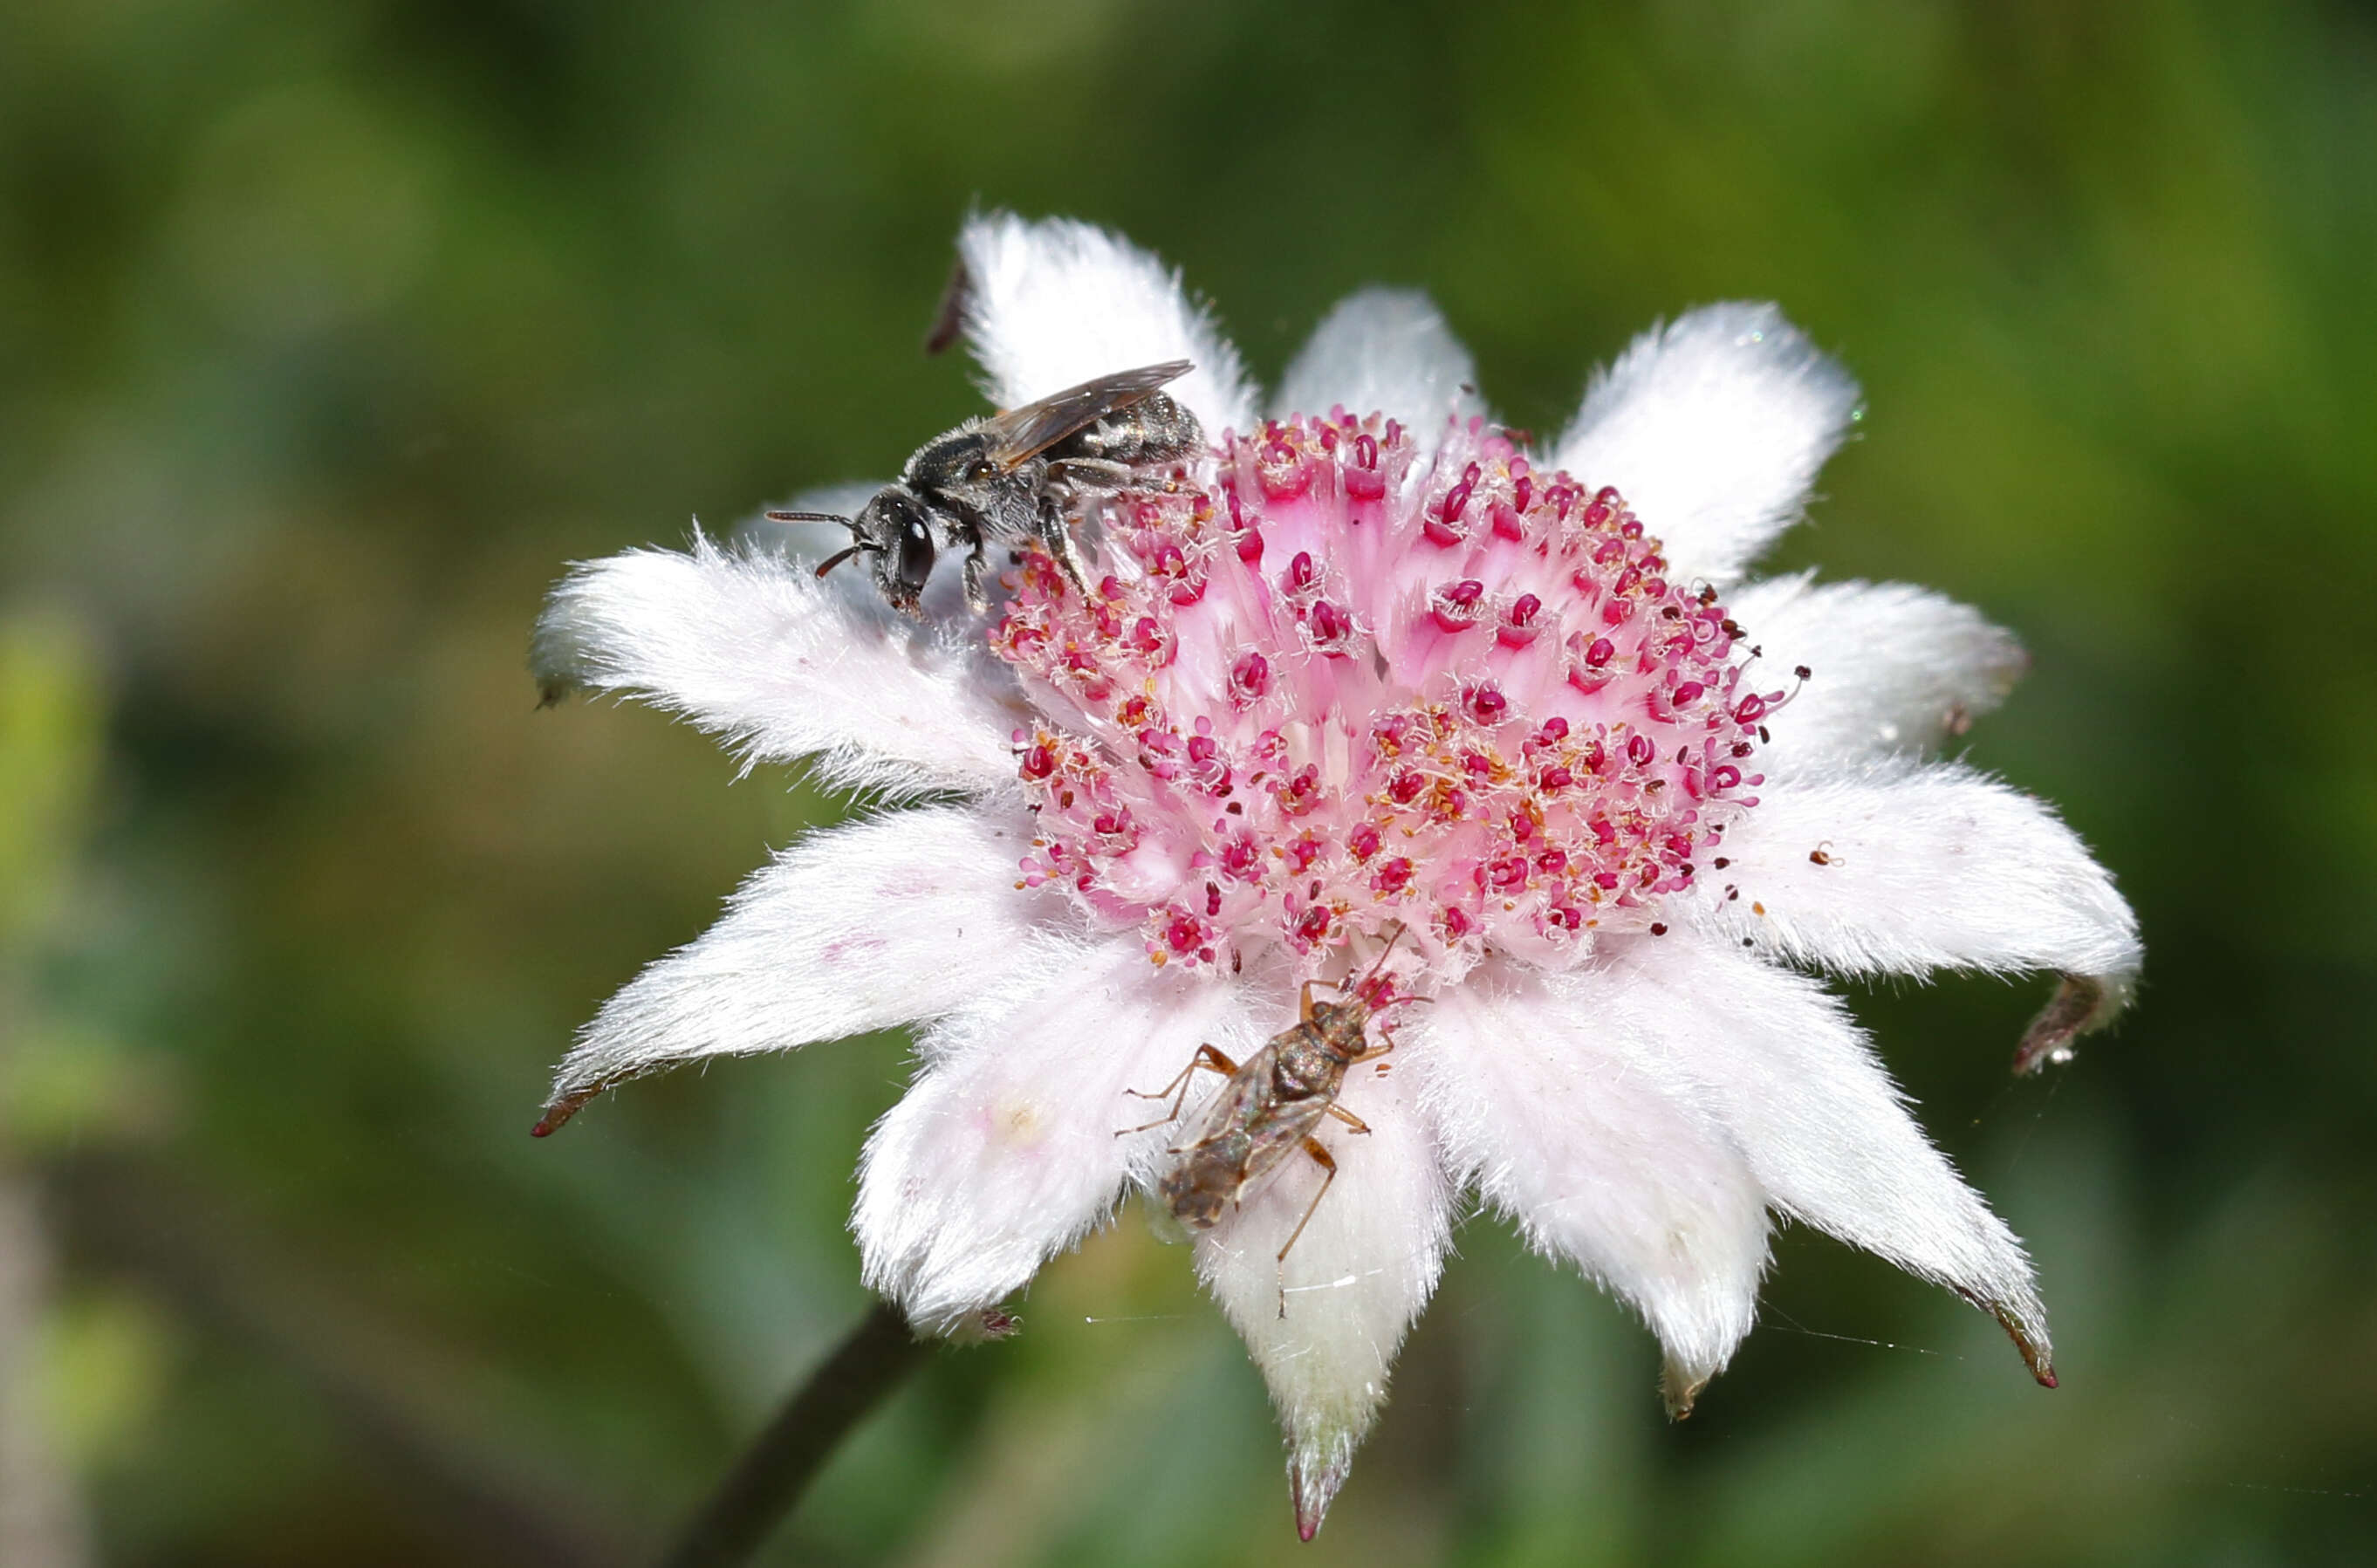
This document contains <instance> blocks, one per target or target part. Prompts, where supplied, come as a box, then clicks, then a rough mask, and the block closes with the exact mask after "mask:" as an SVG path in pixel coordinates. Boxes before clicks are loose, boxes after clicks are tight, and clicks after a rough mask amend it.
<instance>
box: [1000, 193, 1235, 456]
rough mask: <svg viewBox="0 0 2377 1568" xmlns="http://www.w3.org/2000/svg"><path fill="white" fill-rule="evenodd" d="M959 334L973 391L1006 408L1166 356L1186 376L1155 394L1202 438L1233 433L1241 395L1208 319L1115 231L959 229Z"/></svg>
mask: <svg viewBox="0 0 2377 1568" xmlns="http://www.w3.org/2000/svg"><path fill="white" fill-rule="evenodd" d="M958 252H959V255H960V257H962V259H963V261H964V265H965V269H966V277H967V299H966V306H965V324H966V335H967V337H968V339H969V340H970V341H971V342H972V344H973V353H974V358H975V359H976V360H978V361H979V362H980V363H981V365H982V369H983V390H984V391H985V393H987V394H988V395H989V397H990V399H991V401H994V402H996V403H997V404H998V405H999V406H1000V407H1002V408H1018V407H1021V405H1023V404H1024V403H1028V402H1031V401H1033V400H1034V399H1038V398H1045V397H1046V396H1047V395H1048V394H1049V393H1051V392H1057V391H1061V390H1063V389H1065V388H1067V387H1071V386H1075V385H1078V384H1079V383H1081V382H1083V381H1087V380H1090V379H1092V378H1093V377H1099V376H1105V375H1110V374H1112V373H1113V372H1115V371H1117V370H1129V369H1133V368H1136V367H1137V366H1140V365H1154V364H1157V363H1160V362H1161V361H1164V360H1168V359H1186V360H1189V361H1192V362H1194V364H1195V365H1196V368H1195V369H1193V370H1191V371H1190V372H1189V374H1188V375H1186V376H1184V377H1181V378H1180V379H1179V380H1177V381H1175V382H1174V383H1172V384H1171V385H1170V386H1168V387H1166V388H1165V391H1166V392H1168V393H1169V394H1170V395H1171V396H1173V397H1174V398H1177V399H1178V400H1179V401H1180V402H1181V403H1182V404H1183V405H1184V406H1186V407H1187V408H1188V410H1189V413H1193V414H1195V415H1196V416H1197V417H1198V419H1199V420H1200V421H1201V422H1203V424H1204V426H1205V434H1206V435H1207V436H1208V437H1216V436H1219V435H1220V434H1221V433H1222V432H1223V431H1224V429H1235V430H1245V429H1248V428H1249V427H1251V425H1252V424H1253V422H1254V417H1255V406H1256V405H1255V397H1254V392H1253V389H1251V388H1250V387H1249V386H1248V384H1247V379H1246V372H1245V370H1244V369H1243V367H1242V366H1241V365H1240V364H1239V361H1238V351H1237V350H1236V348H1234V347H1232V346H1231V344H1230V341H1229V340H1228V339H1227V338H1224V336H1223V335H1222V333H1221V330H1220V329H1218V328H1217V327H1215V326H1214V324H1213V320H1212V313H1211V312H1210V311H1208V310H1207V309H1206V308H1205V307H1204V306H1203V305H1200V304H1199V303H1197V302H1196V301H1194V300H1192V299H1190V298H1189V294H1188V293H1187V291H1186V290H1185V289H1183V288H1182V286H1181V282H1180V274H1179V273H1178V272H1177V271H1176V270H1174V269H1170V268H1167V267H1165V265H1164V263H1163V262H1161V261H1159V260H1157V259H1156V258H1155V257H1153V256H1151V255H1149V254H1148V253H1147V252H1146V251H1143V250H1141V249H1140V248H1139V247H1138V246H1137V245H1132V244H1131V243H1130V242H1129V241H1128V240H1126V239H1124V238H1122V237H1121V236H1120V235H1118V234H1114V233H1108V232H1106V231H1105V230H1104V229H1100V228H1097V227H1094V226H1093V225H1092V224H1088V223H1083V222H1079V221H1074V220H1072V219H1069V218H1049V219H1045V220H1043V221H1040V222H1036V223H1034V222H1028V221H1025V220H1023V219H1021V218H1019V217H1017V216H1016V215H1015V214H1013V213H1011V212H993V213H988V214H985V215H984V216H981V217H977V218H974V219H972V220H971V221H968V222H967V224H966V226H965V233H963V234H962V236H961V237H960V239H959V241H958Z"/></svg>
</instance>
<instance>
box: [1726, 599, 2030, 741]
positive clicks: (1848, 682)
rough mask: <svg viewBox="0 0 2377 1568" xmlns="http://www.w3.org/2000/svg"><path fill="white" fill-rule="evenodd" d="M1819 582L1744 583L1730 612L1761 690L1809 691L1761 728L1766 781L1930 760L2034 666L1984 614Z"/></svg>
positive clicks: (1949, 601)
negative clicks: (1921, 757) (1860, 764)
mask: <svg viewBox="0 0 2377 1568" xmlns="http://www.w3.org/2000/svg"><path fill="white" fill-rule="evenodd" d="M1814 579H1815V573H1813V572H1804V573H1800V574H1798V575H1795V576H1791V577H1777V578H1769V579H1768V580H1766V581H1762V582H1751V583H1745V584H1744V585H1742V586H1741V587H1739V588H1738V589H1736V590H1734V591H1733V592H1731V593H1728V594H1727V595H1726V609H1727V610H1728V611H1730V612H1731V614H1732V616H1733V618H1734V620H1735V621H1736V622H1737V623H1738V624H1739V625H1740V626H1741V627H1742V628H1745V632H1746V635H1747V637H1748V639H1749V640H1750V642H1751V643H1752V644H1754V645H1756V647H1757V648H1758V649H1759V650H1760V652H1761V657H1760V660H1759V663H1758V665H1757V670H1758V675H1757V676H1756V679H1757V682H1758V684H1759V685H1761V686H1762V687H1765V688H1773V687H1777V686H1784V687H1787V686H1788V685H1789V684H1791V683H1789V682H1787V681H1786V680H1785V678H1784V677H1785V676H1786V675H1787V674H1788V673H1789V672H1790V671H1791V670H1793V669H1795V668H1798V667H1801V666H1804V667H1806V668H1807V669H1808V670H1809V671H1810V674H1811V678H1810V680H1809V681H1808V683H1807V685H1806V686H1805V687H1803V688H1800V690H1799V694H1798V696H1797V697H1795V698H1793V699H1792V700H1791V701H1790V703H1789V705H1787V706H1786V707H1784V708H1781V709H1779V710H1777V711H1776V712H1774V715H1773V716H1772V717H1770V718H1769V719H1768V720H1767V721H1766V723H1767V726H1768V728H1769V729H1770V730H1771V731H1772V733H1773V735H1774V740H1773V742H1772V743H1771V748H1761V750H1760V751H1759V754H1758V761H1759V766H1760V767H1762V769H1764V770H1765V771H1766V772H1770V773H1780V772H1790V771H1792V770H1795V769H1800V768H1806V767H1810V766H1818V765H1822V764H1824V763H1828V762H1855V761H1863V760H1867V759H1868V758H1871V757H1876V756H1881V755H1882V754H1885V753H1888V752H1893V751H1912V752H1921V751H1929V750H1930V749H1932V748H1935V747H1937V746H1938V745H1939V744H1940V743H1941V741H1942V740H1944V739H1946V738H1947V737H1948V736H1951V735H1953V734H1960V733H1962V731H1963V729H1964V726H1965V724H1967V723H1968V722H1970V721H1971V720H1972V719H1974V718H1977V717H1978V716H1979V715H1980V714H1982V713H1985V712H1989V710H1990V709H1992V708H1994V707H1996V706H1997V705H1998V704H1999V703H2000V702H2001V701H2002V700H2004V699H2005V695H2006V693H2007V692H2009V691H2011V690H2013V683H2014V682H2015V681H2016V680H2017V679H2019V678H2020V677H2021V676H2022V673H2023V670H2024V668H2025V665H2026V664H2027V663H2028V661H2027V659H2026V658H2025V655H2024V653H2023V651H2022V645H2021V644H2020V643H2018V642H2016V641H2015V640H2013V634H2012V633H2011V632H2008V631H2005V630H2004V629H2002V628H1999V627H1995V626H1991V625H1990V624H1989V622H1988V621H1987V620H1985V619H1983V618H1982V616H1981V614H1980V612H1979V611H1977V610H1975V609H1973V608H1971V607H1970V606H1968V605H1965V604H1957V603H1956V602H1955V601H1954V600H1953V599H1949V598H1946V597H1943V596H1942V595H1941V594H1938V593H1933V592H1928V591H1926V590H1924V589H1920V588H1913V587H1909V586H1908V585H1906V584H1905V583H1900V582H1827V583H1822V584H1819V583H1817V582H1816V581H1814Z"/></svg>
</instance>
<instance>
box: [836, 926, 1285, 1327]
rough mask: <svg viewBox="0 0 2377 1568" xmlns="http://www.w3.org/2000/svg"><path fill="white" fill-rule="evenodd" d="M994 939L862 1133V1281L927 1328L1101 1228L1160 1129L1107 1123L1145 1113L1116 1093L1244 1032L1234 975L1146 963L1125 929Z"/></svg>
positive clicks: (968, 1312) (1158, 1082)
mask: <svg viewBox="0 0 2377 1568" xmlns="http://www.w3.org/2000/svg"><path fill="white" fill-rule="evenodd" d="M989 952H991V954H992V956H993V957H995V958H996V959H997V960H998V966H999V967H1000V968H1001V969H1002V970H1004V971H1005V973H1004V974H1003V975H1001V976H999V977H998V978H997V980H996V981H995V982H992V983H985V984H983V985H982V986H981V987H979V995H978V996H977V997H976V998H975V999H974V1000H973V1002H972V1003H971V1004H970V1005H969V1006H967V1007H966V1009H965V1010H964V1011H962V1012H958V1013H956V1014H954V1015H952V1016H951V1017H950V1018H949V1019H948V1020H947V1021H946V1022H945V1023H941V1024H940V1025H938V1027H937V1028H935V1029H934V1030H932V1031H930V1032H929V1033H928V1034H927V1035H926V1036H925V1038H924V1039H923V1041H922V1042H921V1047H922V1050H923V1053H924V1056H925V1058H926V1066H925V1067H924V1069H923V1070H922V1071H920V1072H919V1073H918V1074H917V1076H916V1081H915V1083H914V1084H912V1085H911V1086H910V1087H909V1090H908V1093H907V1094H906V1095H905V1096H903V1097H902V1099H901V1101H900V1103H899V1104H898V1105H896V1106H894V1107H892V1108H891V1110H890V1112H889V1113H888V1114H887V1115H886V1116H885V1117H884V1118H883V1119H882V1120H881V1121H880V1122H878V1123H877V1124H876V1128H875V1131H874V1132H873V1133H872V1134H871V1135H869V1137H868V1138H867V1141H866V1158H865V1160H864V1162H863V1163H862V1165H861V1167H860V1169H859V1188H858V1206H857V1209H856V1211H855V1212H854V1214H853V1215H852V1216H851V1228H852V1229H853V1230H854V1232H856V1234H857V1237H858V1245H859V1251H860V1252H861V1254H862V1257H863V1261H864V1263H865V1268H866V1283H867V1284H868V1285H869V1286H870V1287H873V1288H875V1289H876V1290H878V1291H880V1292H881V1293H882V1294H884V1295H885V1296H888V1297H890V1299H892V1300H894V1301H897V1302H898V1303H899V1304H900V1305H901V1306H902V1308H904V1309H905V1310H906V1311H907V1313H908V1315H909V1317H910V1318H911V1319H912V1320H913V1321H914V1323H915V1324H916V1326H917V1327H918V1328H919V1329H920V1330H924V1331H926V1332H930V1333H938V1334H963V1333H966V1332H968V1331H969V1330H970V1329H972V1328H974V1327H976V1326H977V1325H978V1324H979V1323H980V1315H981V1314H982V1313H983V1312H985V1311H988V1310H989V1309H991V1308H994V1307H996V1306H997V1305H998V1303H999V1302H1000V1301H1001V1300H1003V1299H1006V1298H1007V1297H1008V1296H1009V1295H1010V1294H1012V1293H1013V1292H1014V1291H1016V1290H1019V1289H1021V1287H1023V1285H1024V1284H1025V1283H1026V1282H1027V1281H1029V1280H1030V1279H1031V1277H1032V1276H1033V1274H1035V1273H1036V1272H1038V1270H1039V1268H1040V1265H1041V1264H1042V1263H1044V1262H1045V1261H1046V1260H1047V1259H1048V1258H1049V1257H1050V1256H1052V1255H1053V1254H1055V1253H1057V1252H1059V1251H1063V1250H1065V1249H1066V1248H1068V1247H1070V1246H1072V1245H1074V1244H1075V1243H1076V1242H1078V1241H1080V1240H1081V1238H1082V1237H1083V1236H1085V1235H1087V1234H1088V1233H1089V1232H1090V1231H1092V1230H1093V1229H1095V1228H1096V1227H1098V1226H1100V1225H1102V1224H1104V1223H1105V1220H1106V1219H1107V1217H1108V1216H1109V1215H1111V1214H1112V1213H1113V1210H1114V1204H1115V1200H1116V1198H1117V1196H1118V1195H1119V1193H1120V1192H1121V1190H1122V1187H1123V1184H1124V1182H1125V1181H1126V1180H1129V1179H1133V1178H1143V1177H1145V1176H1146V1175H1147V1174H1148V1173H1149V1172H1150V1171H1151V1170H1152V1169H1153V1166H1154V1164H1155V1162H1156V1161H1157V1160H1159V1159H1160V1158H1161V1157H1162V1151H1163V1148H1164V1144H1165V1139H1166V1137H1167V1133H1166V1131H1165V1129H1162V1128H1155V1129H1151V1130H1149V1131H1143V1132H1139V1133H1135V1134H1132V1135H1130V1136H1128V1137H1117V1136H1116V1134H1117V1132H1118V1131H1120V1130H1122V1129H1125V1128H1129V1127H1136V1126H1138V1125H1140V1124H1141V1123H1142V1122H1146V1121H1148V1120H1150V1119H1153V1116H1154V1114H1155V1112H1154V1111H1153V1110H1151V1108H1150V1102H1149V1101H1146V1100H1143V1099H1138V1098H1134V1097H1132V1096H1131V1095H1129V1094H1127V1093H1126V1092H1125V1091H1127V1090H1131V1089H1142V1090H1153V1089H1156V1088H1159V1087H1161V1086H1162V1085H1163V1083H1164V1082H1165V1080H1166V1079H1168V1078H1170V1077H1171V1076H1172V1075H1173V1074H1174V1073H1176V1072H1177V1071H1179V1070H1180V1068H1181V1066H1182V1065H1183V1064H1184V1063H1186V1062H1187V1061H1188V1060H1189V1057H1190V1056H1191V1055H1192V1054H1193V1053H1194V1052H1195V1051H1196V1049H1197V1047H1198V1045H1199V1044H1200V1042H1202V1041H1205V1040H1208V1039H1224V1040H1227V1039H1235V1038H1236V1037H1238V1036H1239V1035H1242V1034H1243V1032H1244V1031H1243V1026H1242V1025H1241V1024H1240V1023H1238V1013H1237V1011H1236V1010H1237V1006H1238V1003H1237V993H1236V989H1235V988H1234V987H1229V986H1226V985H1217V984H1215V983H1213V982H1212V980H1211V979H1210V978H1203V979H1200V978H1196V977H1193V976H1189V975H1187V974H1184V973H1183V972H1181V971H1179V970H1177V969H1174V970H1172V971H1170V972H1168V973H1167V972H1165V971H1159V970H1155V969H1153V968H1152V967H1151V966H1150V965H1149V964H1148V962H1147V951H1146V948H1145V946H1144V944H1142V943H1141V941H1140V940H1138V939H1137V938H1136V937H1126V938H1121V939H1117V940H1107V941H1105V942H1102V943H1098V944H1095V945H1085V944H1081V943H1074V942H1044V943H1042V944H1039V945H1037V946H1036V947H1034V948H1033V949H1032V950H1029V951H1019V950H1018V949H1017V948H1015V947H1014V946H1012V945H1009V944H997V943H994V944H991V946H990V948H989ZM951 956H952V957H953V958H954V957H955V953H954V952H952V954H951Z"/></svg>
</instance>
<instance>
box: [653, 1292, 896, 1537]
mask: <svg viewBox="0 0 2377 1568" xmlns="http://www.w3.org/2000/svg"><path fill="white" fill-rule="evenodd" d="M926 1354H927V1351H926V1347H925V1346H924V1345H922V1344H920V1343H918V1341H917V1339H916V1337H915V1335H913V1334H911V1333H910V1332H909V1330H908V1323H907V1319H906V1318H905V1317H904V1316H903V1315H902V1313H901V1311H899V1309H898V1308H896V1307H893V1306H891V1305H890V1303H888V1302H878V1303H877V1304H876V1307H875V1310H874V1311H871V1312H869V1313H867V1314H866V1320H865V1321H864V1322H862V1323H860V1324H859V1325H858V1326H857V1327H856V1328H854V1329H853V1330H852V1331H851V1334H850V1337H849V1338H847V1339H845V1340H843V1341H842V1345H841V1347H839V1348H837V1349H836V1350H835V1351H834V1353H833V1354H832V1355H831V1356H830V1357H828V1358H827V1359H826V1362H825V1364H824V1365H823V1366H821V1367H819V1368H818V1370H817V1371H814V1372H812V1373H810V1374H809V1378H808V1381H807V1382H805V1383H803V1384H802V1385H801V1386H800V1387H799V1388H798V1389H796V1390H794V1394H793V1396H792V1397H791V1398H790V1399H788V1400H786V1401H785V1402H784V1406H783V1408H782V1409H781V1410H779V1411H777V1412H776V1415H775V1418H774V1419H772V1420H770V1422H769V1423H768V1425H767V1427H766V1429H765V1430H762V1431H761V1432H760V1433H759V1435H758V1437H756V1438H754V1439H752V1441H751V1446H750V1447H748V1448H747V1449H745V1450H744V1451H743V1455H742V1457H741V1458H739V1459H737V1460H736V1461H735V1468H734V1469H733V1470H731V1471H729V1472H728V1473H727V1476H726V1478H725V1479H724V1480H723V1481H722V1482H720V1483H719V1486H718V1490H716V1491H715V1492H713V1493H711V1498H710V1501H709V1502H705V1503H703V1504H702V1507H701V1512H699V1514H695V1515H694V1516H693V1518H692V1520H691V1521H690V1522H689V1523H687V1526H686V1527H685V1533H684V1534H683V1535H681V1536H679V1537H678V1538H677V1541H676V1544H675V1546H673V1547H672V1548H670V1549H669V1552H668V1555H667V1556H665V1557H663V1559H662V1560H661V1562H662V1565H663V1568H730V1565H731V1564H735V1563H739V1562H747V1561H748V1560H749V1558H750V1556H751V1554H752V1553H753V1552H755V1551H757V1550H758V1549H759V1546H760V1544H761V1543H762V1542H764V1541H765V1540H766V1539H767V1538H768V1536H769V1534H770V1532H771V1531H772V1530H774V1529H775V1527H776V1526H777V1525H778V1524H779V1523H781V1522H782V1519H783V1517H784V1515H785V1514H789V1513H791V1512H792V1511H793V1506H794V1504H795V1503H797V1502H800V1500H801V1493H803V1492H804V1491H806V1490H808V1485H809V1482H810V1481H812V1480H814V1479H816V1478H817V1473H818V1470H820V1469H822V1468H824V1466H825V1462H826V1460H827V1459H828V1458H830V1456H831V1455H832V1454H833V1451H834V1449H835V1448H836V1447H837V1446H839V1445H840V1443H841V1442H842V1438H843V1437H845V1436H846V1435H848V1433H849V1431H850V1429H851V1428H853V1427H854V1426H856V1425H857V1424H858V1423H859V1422H860V1421H862V1420H864V1419H865V1418H866V1414H867V1412H868V1411H870V1410H872V1409H874V1408H875V1407H876V1406H878V1404H880V1403H881V1402H882V1401H883V1399H884V1397H885V1396H886V1395H888V1394H890V1392H891V1391H892V1390H893V1389H895V1388H897V1387H899V1386H900V1382H901V1380H902V1379H903V1378H905V1377H906V1376H907V1375H908V1374H909V1372H911V1371H914V1369H915V1368H916V1367H918V1366H920V1365H922V1364H923V1362H924V1360H925V1358H926Z"/></svg>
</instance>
